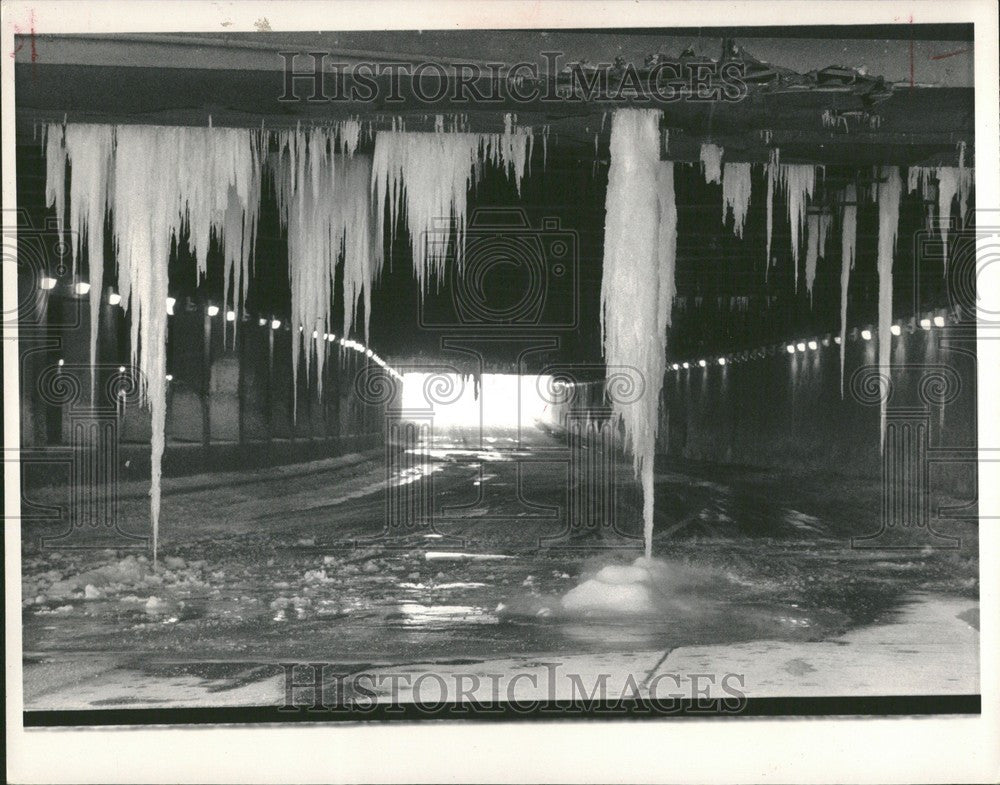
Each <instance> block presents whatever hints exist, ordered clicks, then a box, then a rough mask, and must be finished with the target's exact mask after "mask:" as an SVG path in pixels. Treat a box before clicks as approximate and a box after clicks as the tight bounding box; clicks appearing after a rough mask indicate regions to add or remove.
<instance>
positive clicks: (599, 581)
mask: <svg viewBox="0 0 1000 785" xmlns="http://www.w3.org/2000/svg"><path fill="white" fill-rule="evenodd" d="M649 561H650V560H649V559H648V557H647V558H642V557H640V558H638V559H636V561H635V563H633V564H631V565H617V564H609V565H607V566H606V567H602V568H601V569H600V570H599V571H598V572H597V573H596V574H594V576H593V577H592V578H588V579H587V580H585V581H584V582H583V583H581V584H580V585H579V586H576V587H575V588H573V589H570V591H568V592H567V593H566V594H565V595H564V596H563V598H562V601H561V604H562V608H563V610H564V611H566V612H567V613H587V614H590V615H604V614H612V615H618V614H623V613H624V614H634V615H643V614H649V613H652V612H653V611H654V610H655V606H654V596H653V587H652V575H651V574H650V569H649V567H647V566H646V565H647V563H648V562H649Z"/></svg>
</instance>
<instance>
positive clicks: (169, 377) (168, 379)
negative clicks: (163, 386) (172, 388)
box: [167, 373, 174, 382]
mask: <svg viewBox="0 0 1000 785" xmlns="http://www.w3.org/2000/svg"><path fill="white" fill-rule="evenodd" d="M173 380H174V375H173V374H172V373H168V374H167V381H168V382H172V381H173Z"/></svg>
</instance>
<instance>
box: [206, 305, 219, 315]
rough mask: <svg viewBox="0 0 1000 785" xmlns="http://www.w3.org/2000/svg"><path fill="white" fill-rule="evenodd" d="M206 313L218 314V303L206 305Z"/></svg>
mask: <svg viewBox="0 0 1000 785" xmlns="http://www.w3.org/2000/svg"><path fill="white" fill-rule="evenodd" d="M208 315H209V316H218V315H219V306H218V305H210V306H208Z"/></svg>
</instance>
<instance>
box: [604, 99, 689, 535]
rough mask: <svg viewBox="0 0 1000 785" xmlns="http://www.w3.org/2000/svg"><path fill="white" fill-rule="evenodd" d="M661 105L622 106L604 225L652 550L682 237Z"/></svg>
mask: <svg viewBox="0 0 1000 785" xmlns="http://www.w3.org/2000/svg"><path fill="white" fill-rule="evenodd" d="M659 118H660V112H659V110H651V109H645V110H640V109H622V110H618V111H616V112H615V113H614V116H613V117H612V121H611V145H610V149H611V165H610V168H609V171H608V190H607V197H606V210H607V214H606V217H605V227H604V269H603V278H602V281H601V335H602V338H603V345H604V358H605V362H606V364H607V368H608V371H607V373H608V376H609V378H610V377H611V376H612V375H613V374H616V373H620V372H621V369H623V368H626V369H630V370H631V371H632V372H633V373H637V374H638V375H639V378H638V379H637V380H636V382H637V384H640V385H642V391H641V394H640V395H639V396H638V397H637V398H636V399H635V400H634V401H627V400H620V399H618V397H617V396H612V401H611V404H612V411H613V412H614V414H615V416H616V417H617V418H620V420H621V422H622V423H623V426H624V434H625V444H626V448H627V449H628V450H630V451H631V453H632V463H633V470H634V472H635V475H636V477H637V478H640V479H641V483H642V489H643V531H644V535H645V543H646V553H647V554H650V553H651V552H652V535H653V459H654V455H655V446H656V431H657V426H658V419H659V418H658V411H659V400H660V390H661V388H662V385H663V374H664V370H665V362H666V330H667V327H668V325H669V323H670V305H671V300H672V296H673V290H674V282H673V273H674V259H675V253H676V241H677V223H676V205H675V201H674V190H673V167H672V165H671V164H670V163H665V162H661V161H660V155H659V149H660V137H659Z"/></svg>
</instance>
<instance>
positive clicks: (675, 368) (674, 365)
mask: <svg viewBox="0 0 1000 785" xmlns="http://www.w3.org/2000/svg"><path fill="white" fill-rule="evenodd" d="M671 367H672V368H673V369H674V370H675V371H677V370H679V369H680V366H679V365H678V364H677V363H674V364H673V365H672V366H671Z"/></svg>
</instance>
